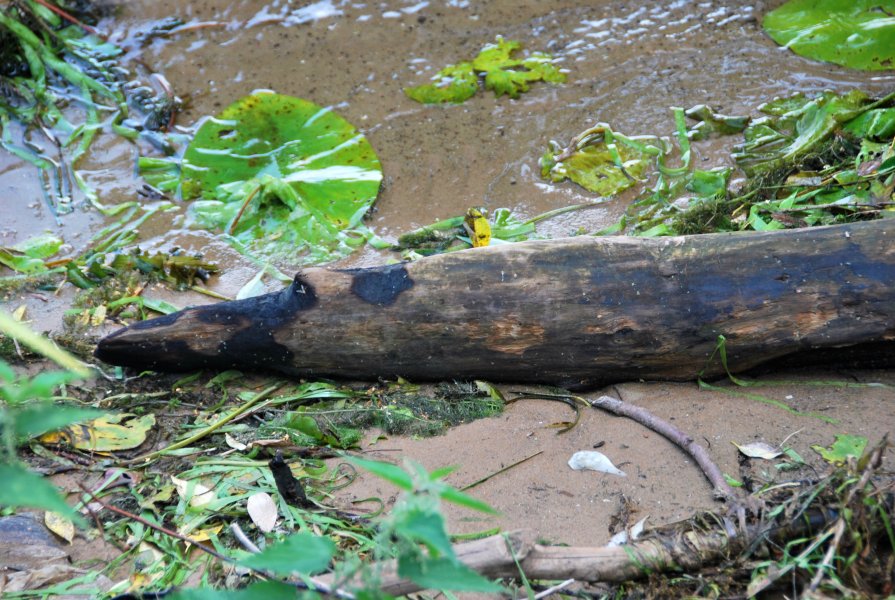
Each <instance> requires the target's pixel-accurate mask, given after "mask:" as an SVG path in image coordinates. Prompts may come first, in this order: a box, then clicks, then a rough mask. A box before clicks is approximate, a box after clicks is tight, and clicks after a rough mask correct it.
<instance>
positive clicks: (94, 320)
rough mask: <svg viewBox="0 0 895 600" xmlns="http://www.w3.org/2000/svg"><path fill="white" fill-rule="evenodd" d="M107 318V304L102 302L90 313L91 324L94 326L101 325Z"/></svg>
mask: <svg viewBox="0 0 895 600" xmlns="http://www.w3.org/2000/svg"><path fill="white" fill-rule="evenodd" d="M105 320H106V305H105V304H100V305H99V306H97V307H96V308H94V309H93V314H92V315H90V324H91V325H93V326H94V327H99V326H100V325H102V324H103V321H105Z"/></svg>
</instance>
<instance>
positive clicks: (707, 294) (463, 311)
mask: <svg viewBox="0 0 895 600" xmlns="http://www.w3.org/2000/svg"><path fill="white" fill-rule="evenodd" d="M722 334H723V335H724V336H725V337H726V338H727V353H728V359H729V366H730V368H731V370H732V371H744V370H748V369H751V368H753V367H756V366H758V365H760V364H762V363H766V362H768V361H773V360H775V359H778V358H780V357H785V356H787V355H789V356H793V355H795V356H797V358H803V357H805V356H806V355H805V353H806V352H807V351H810V350H816V349H827V351H829V350H831V349H832V350H835V349H838V348H841V347H845V346H853V345H855V344H868V343H871V344H873V346H872V354H871V356H873V357H874V358H875V359H877V360H881V361H882V362H883V363H887V362H891V361H892V359H893V356H895V353H893V349H895V345H893V344H895V220H886V219H883V220H878V221H868V222H862V223H853V224H847V225H836V226H831V227H817V228H811V229H796V230H786V231H776V232H763V233H737V234H713V235H699V236H684V237H670V238H658V239H642V238H630V237H608V238H607V237H584V236H582V237H577V238H568V239H561V240H549V241H532V242H524V243H519V244H507V245H499V246H492V247H487V248H477V249H473V250H466V251H462V252H455V253H449V254H442V255H438V256H434V257H430V258H425V259H422V260H419V261H416V262H411V263H401V264H395V265H388V266H383V267H375V268H368V269H332V270H330V269H321V268H314V269H307V270H305V271H303V272H301V273H299V274H298V275H297V276H296V278H295V282H294V283H293V285H292V286H291V287H290V288H288V289H286V290H284V291H283V292H279V293H274V294H268V295H266V296H259V297H257V298H251V299H247V300H240V301H235V302H226V303H221V304H217V305H211V306H203V307H198V308H192V309H187V310H185V311H181V312H179V313H175V314H173V315H168V316H165V317H161V318H158V319H153V320H150V321H146V322H142V323H137V324H135V325H132V326H130V327H128V328H125V329H123V330H121V331H118V332H116V333H114V334H112V335H110V336H108V337H107V338H105V339H103V340H102V341H101V342H100V343H99V346H98V348H97V352H96V354H97V357H99V358H100V359H102V360H104V361H106V362H110V363H113V364H118V365H126V366H133V367H137V368H153V369H161V370H188V369H196V368H201V367H213V368H230V367H241V368H264V369H274V370H278V371H283V372H286V373H289V374H292V375H295V376H300V377H338V378H349V379H361V380H370V379H376V378H379V377H395V376H402V377H406V378H409V379H411V380H418V381H423V380H444V379H455V378H469V379H472V378H482V379H489V380H493V381H513V382H516V383H522V382H535V383H550V384H557V385H562V386H566V387H570V388H581V387H587V386H594V385H600V384H605V383H610V382H616V381H623V380H631V379H652V380H656V379H671V380H686V379H693V378H695V377H696V376H697V374H698V373H699V372H700V371H701V370H703V369H704V368H706V367H707V370H706V372H705V376H707V377H711V376H716V375H720V374H722V373H723V369H722V367H721V365H720V364H712V365H708V366H707V364H706V363H707V361H708V358H709V356H710V355H711V354H712V350H713V349H714V348H715V347H716V343H717V340H718V336H719V335H722ZM865 347H866V346H865Z"/></svg>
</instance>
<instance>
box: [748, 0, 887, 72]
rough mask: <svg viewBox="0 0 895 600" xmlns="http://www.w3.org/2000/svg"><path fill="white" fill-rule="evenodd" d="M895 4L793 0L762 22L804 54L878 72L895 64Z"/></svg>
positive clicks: (860, 0)
mask: <svg viewBox="0 0 895 600" xmlns="http://www.w3.org/2000/svg"><path fill="white" fill-rule="evenodd" d="M886 6H888V9H886ZM893 9H895V7H893V5H892V3H891V2H880V1H879V0H790V1H789V2H787V3H786V4H784V5H783V6H781V7H780V8H778V9H776V10H773V11H771V12H769V13H768V14H767V15H765V18H764V23H763V25H764V30H765V31H766V32H767V34H768V35H769V36H771V38H772V39H773V40H774V41H775V42H777V43H778V44H780V45H781V46H786V47H787V48H789V49H791V50H792V51H793V52H795V53H796V54H799V55H800V56H805V57H807V58H813V59H815V60H822V61H826V62H832V63H836V64H837V65H842V66H845V67H851V68H852V69H863V70H866V71H879V70H885V69H895V16H893V12H895V10H893Z"/></svg>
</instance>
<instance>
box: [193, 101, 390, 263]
mask: <svg viewBox="0 0 895 600" xmlns="http://www.w3.org/2000/svg"><path fill="white" fill-rule="evenodd" d="M381 181H382V169H381V167H380V164H379V159H378V158H377V156H376V153H375V152H374V151H373V148H372V147H371V146H370V143H369V142H368V141H367V139H366V138H365V137H364V136H363V135H362V134H360V133H359V132H358V131H357V129H355V128H354V126H353V125H351V124H350V123H348V122H347V121H345V120H344V119H342V118H341V117H340V116H338V115H337V114H335V113H334V112H332V111H331V110H330V109H328V108H323V107H320V106H317V105H316V104H313V103H311V102H308V101H307V100H302V99H300V98H293V97H291V96H284V95H280V94H274V93H271V92H256V93H254V94H252V95H250V96H246V97H245V98H242V99H241V100H239V101H237V102H235V103H234V104H232V105H230V106H229V107H227V108H226V109H224V111H223V112H222V113H220V114H219V115H217V116H216V117H213V118H210V119H208V120H206V121H205V122H204V123H203V124H202V126H201V127H199V130H198V131H197V132H196V136H195V138H194V139H193V141H192V142H191V143H190V145H189V147H188V148H187V150H186V152H185V153H184V156H183V163H182V165H181V176H180V184H181V193H182V195H183V197H184V199H185V200H190V199H195V200H194V201H193V203H192V205H191V206H190V211H189V214H190V216H191V218H192V220H193V222H194V223H195V224H197V225H199V226H201V227H205V228H208V229H211V230H217V231H222V232H224V233H228V234H231V235H232V236H233V237H235V238H236V239H237V240H238V241H239V242H241V243H242V244H244V245H245V246H246V247H247V248H248V249H249V250H251V251H253V252H255V253H257V254H260V255H263V256H265V257H267V258H271V259H275V260H280V261H285V262H290V263H294V262H295V259H296V258H297V257H300V258H302V259H303V260H302V262H305V263H319V262H326V261H330V260H335V259H337V258H341V257H343V256H346V255H347V254H349V253H350V252H351V251H352V250H353V249H354V248H356V247H357V246H358V245H360V244H361V243H363V242H364V240H365V239H366V238H367V237H368V236H369V232H368V230H367V229H366V227H364V225H363V223H362V221H363V217H364V215H365V214H366V213H367V211H368V210H369V209H370V207H371V206H372V204H373V202H374V201H375V200H376V196H377V194H378V193H379V184H380V182H381Z"/></svg>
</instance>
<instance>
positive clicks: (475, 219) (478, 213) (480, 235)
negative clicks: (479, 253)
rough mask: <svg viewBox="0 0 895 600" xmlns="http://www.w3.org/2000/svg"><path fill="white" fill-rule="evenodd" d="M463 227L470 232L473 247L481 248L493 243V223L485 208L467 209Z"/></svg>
mask: <svg viewBox="0 0 895 600" xmlns="http://www.w3.org/2000/svg"><path fill="white" fill-rule="evenodd" d="M463 228H464V229H466V233H467V234H469V241H471V242H472V247H473V248H481V247H483V246H487V245H488V244H490V243H491V225H490V224H489V223H488V219H487V218H486V217H485V212H484V209H479V208H470V209H469V210H468V211H466V216H464V217H463Z"/></svg>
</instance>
